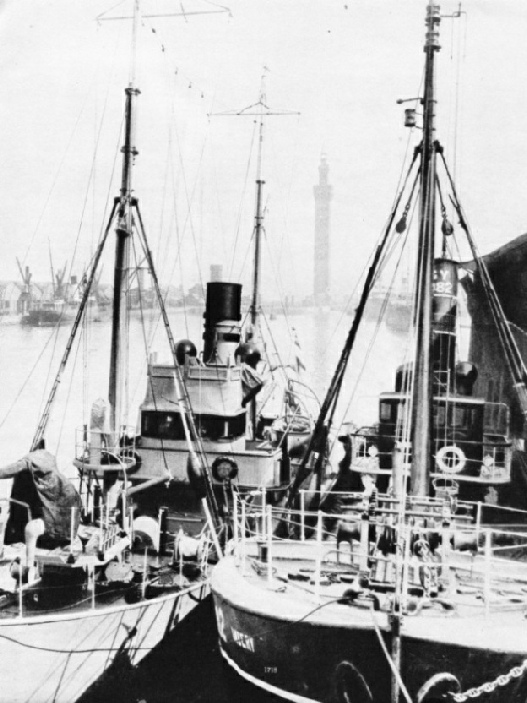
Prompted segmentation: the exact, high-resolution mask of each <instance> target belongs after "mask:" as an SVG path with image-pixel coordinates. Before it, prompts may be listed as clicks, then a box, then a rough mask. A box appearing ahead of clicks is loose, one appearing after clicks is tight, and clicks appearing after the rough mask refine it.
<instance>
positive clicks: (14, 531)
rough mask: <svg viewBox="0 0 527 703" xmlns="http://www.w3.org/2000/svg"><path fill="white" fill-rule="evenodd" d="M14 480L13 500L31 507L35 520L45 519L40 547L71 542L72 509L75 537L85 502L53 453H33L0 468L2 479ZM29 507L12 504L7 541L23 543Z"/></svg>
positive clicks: (38, 450)
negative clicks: (60, 467) (58, 465)
mask: <svg viewBox="0 0 527 703" xmlns="http://www.w3.org/2000/svg"><path fill="white" fill-rule="evenodd" d="M10 477H12V478H13V487H12V489H11V498H12V499H14V500H17V501H21V502H23V503H27V504H28V505H29V509H30V511H31V519H35V518H42V520H43V521H44V535H43V536H42V537H41V538H40V540H39V545H41V546H43V547H44V546H45V547H48V546H49V547H52V546H58V545H62V544H66V543H68V542H69V541H70V534H71V520H72V510H71V509H72V508H77V509H76V510H75V511H74V514H73V519H74V520H75V525H74V534H76V533H77V527H78V523H79V520H80V508H81V507H82V504H81V499H80V496H79V494H78V493H77V491H76V489H75V487H74V486H73V484H72V483H71V482H70V481H69V480H68V479H67V478H66V477H65V476H63V475H62V474H61V473H60V472H59V470H58V469H57V462H56V460H55V457H54V456H53V454H50V452H48V451H46V450H45V449H37V450H36V451H34V452H29V454H27V455H26V456H25V457H23V458H22V459H20V460H19V461H16V462H15V463H14V464H10V465H9V466H5V467H3V468H2V469H0V478H10ZM28 517H29V516H28V511H27V508H25V507H24V506H21V505H17V504H16V503H11V505H10V515H9V520H8V523H7V528H6V542H11V543H12V542H22V541H23V540H24V527H25V525H26V524H27V522H28Z"/></svg>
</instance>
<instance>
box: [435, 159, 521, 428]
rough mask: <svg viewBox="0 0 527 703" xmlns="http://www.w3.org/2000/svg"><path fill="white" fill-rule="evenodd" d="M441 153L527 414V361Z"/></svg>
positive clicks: (507, 359)
mask: <svg viewBox="0 0 527 703" xmlns="http://www.w3.org/2000/svg"><path fill="white" fill-rule="evenodd" d="M439 153H440V154H441V158H442V161H443V165H444V167H445V171H446V174H447V176H448V179H449V181H450V187H451V189H452V194H453V200H452V202H453V205H454V207H455V209H456V212H457V215H458V218H459V223H460V225H461V227H462V229H463V230H464V232H465V234H466V236H467V240H468V243H469V246H470V249H471V251H472V256H473V258H474V261H475V263H476V266H477V270H478V273H479V275H480V278H481V283H482V285H483V288H484V290H485V292H486V294H487V299H488V302H489V307H490V311H491V315H492V318H493V320H494V323H495V325H496V329H497V332H498V336H499V338H500V342H501V344H502V348H503V352H504V355H505V360H506V362H507V365H508V366H509V369H510V371H511V374H512V377H513V380H514V383H515V388H516V392H517V394H518V400H519V402H520V406H521V409H522V413H523V414H524V415H526V416H527V388H526V384H527V369H526V367H525V365H524V363H523V359H522V357H521V354H520V351H519V349H518V345H517V342H516V340H515V338H514V335H513V334H512V332H511V329H510V326H509V323H508V321H507V318H506V316H505V313H504V311H503V308H502V306H501V303H500V301H499V298H498V296H497V294H496V290H495V288H494V285H493V283H492V280H491V278H490V275H489V272H488V269H487V267H486V265H485V263H484V261H483V259H482V258H481V256H480V254H479V251H478V249H477V246H476V243H475V241H474V239H473V237H472V233H471V231H470V227H469V226H468V223H467V220H466V218H465V214H464V211H463V208H462V207H461V203H460V202H459V199H458V197H457V192H456V188H455V185H454V181H453V179H452V176H451V174H450V171H449V169H448V165H447V163H446V159H445V156H444V152H443V149H440V150H439Z"/></svg>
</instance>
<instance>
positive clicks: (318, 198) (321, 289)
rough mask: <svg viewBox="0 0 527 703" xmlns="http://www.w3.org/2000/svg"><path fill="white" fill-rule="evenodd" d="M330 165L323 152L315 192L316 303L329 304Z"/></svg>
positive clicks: (314, 291)
mask: <svg viewBox="0 0 527 703" xmlns="http://www.w3.org/2000/svg"><path fill="white" fill-rule="evenodd" d="M328 172H329V166H328V162H327V159H326V155H325V154H322V157H321V159H320V165H319V167H318V185H316V186H314V188H313V192H314V194H315V278H314V290H313V293H314V300H315V305H328V304H329V301H330V289H329V259H330V257H329V234H330V224H331V208H330V203H331V197H332V191H333V188H332V187H331V186H330V185H329V184H328Z"/></svg>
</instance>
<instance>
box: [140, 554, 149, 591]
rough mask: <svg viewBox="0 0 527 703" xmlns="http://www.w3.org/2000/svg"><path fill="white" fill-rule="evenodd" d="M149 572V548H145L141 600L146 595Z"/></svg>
mask: <svg viewBox="0 0 527 703" xmlns="http://www.w3.org/2000/svg"><path fill="white" fill-rule="evenodd" d="M147 571H148V548H147V547H145V555H144V557H143V579H142V581H141V598H142V599H143V600H144V598H145V595H146V575H147Z"/></svg>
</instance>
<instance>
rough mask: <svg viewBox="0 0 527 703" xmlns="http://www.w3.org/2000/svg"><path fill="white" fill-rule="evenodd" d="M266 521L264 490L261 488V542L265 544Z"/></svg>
mask: <svg viewBox="0 0 527 703" xmlns="http://www.w3.org/2000/svg"><path fill="white" fill-rule="evenodd" d="M266 519H267V511H266V494H265V488H264V487H263V486H262V540H263V541H264V542H265V527H266V525H265V522H266Z"/></svg>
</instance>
